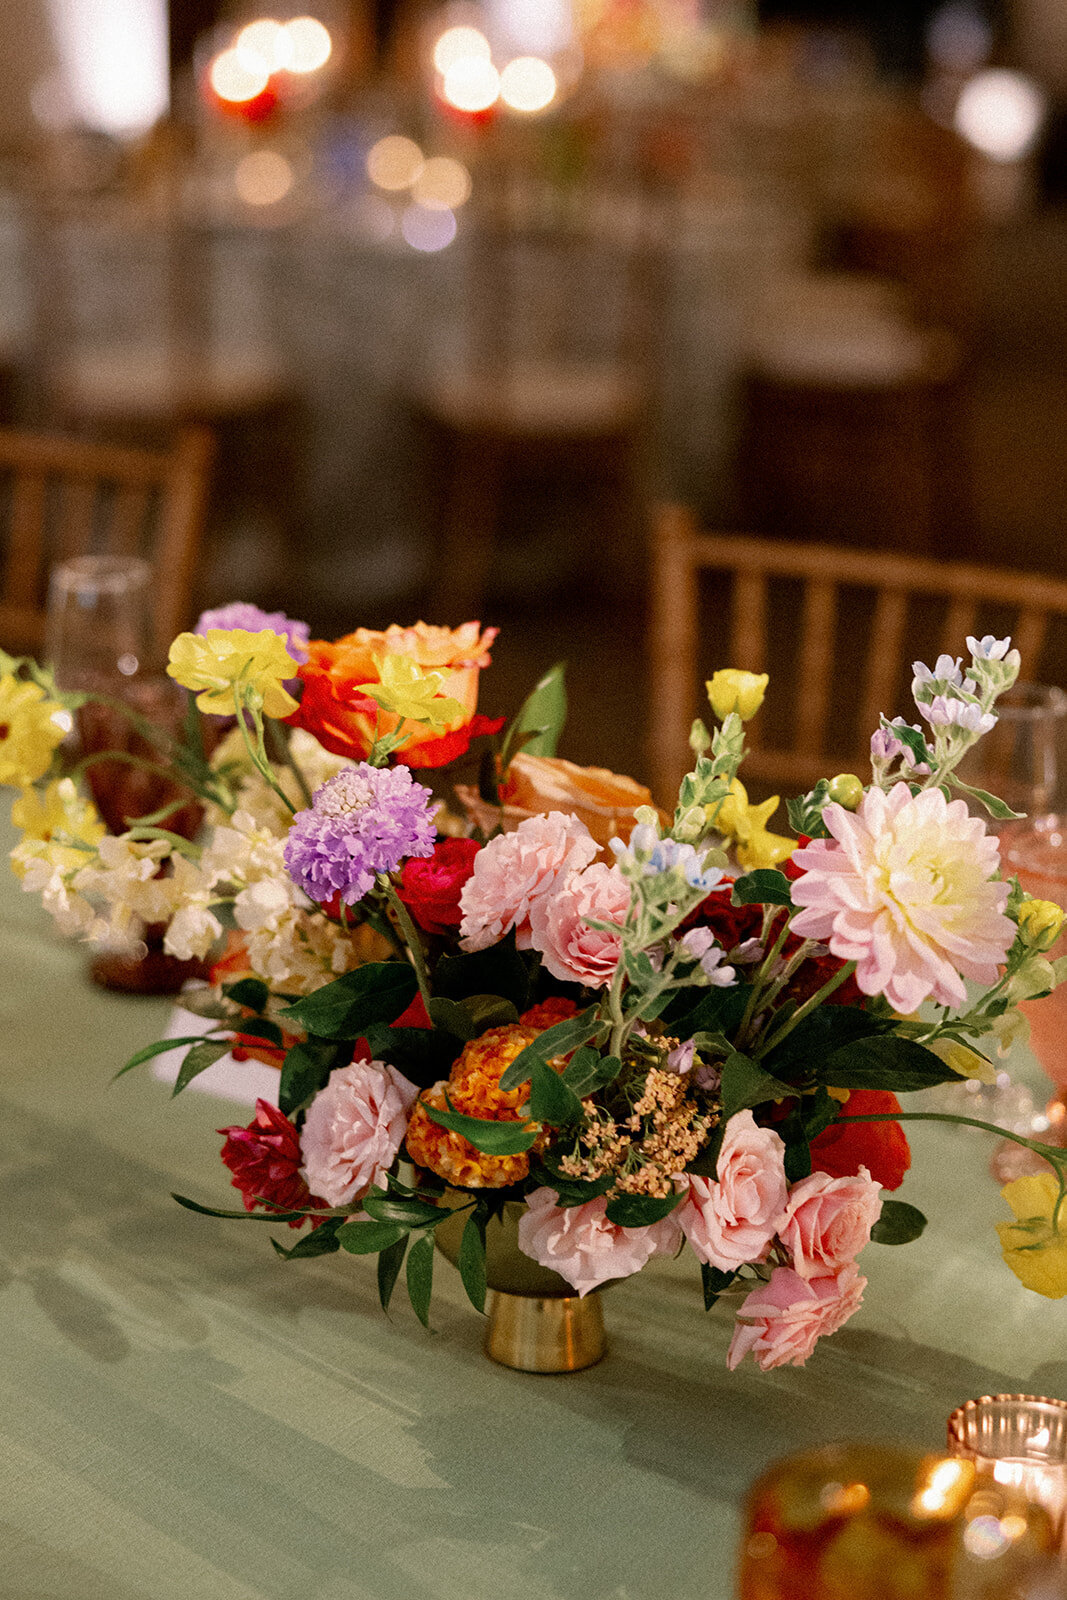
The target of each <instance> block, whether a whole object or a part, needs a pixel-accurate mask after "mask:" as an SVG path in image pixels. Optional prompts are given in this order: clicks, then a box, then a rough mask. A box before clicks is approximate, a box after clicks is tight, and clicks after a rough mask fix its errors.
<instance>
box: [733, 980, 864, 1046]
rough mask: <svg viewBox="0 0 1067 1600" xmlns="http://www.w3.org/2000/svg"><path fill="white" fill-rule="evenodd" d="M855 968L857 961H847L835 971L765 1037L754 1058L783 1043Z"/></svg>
mask: <svg viewBox="0 0 1067 1600" xmlns="http://www.w3.org/2000/svg"><path fill="white" fill-rule="evenodd" d="M855 970H856V963H855V962H854V961H846V962H845V964H844V966H843V967H842V968H841V969H840V970H839V971H838V972H835V973H834V975H833V977H832V978H830V979H828V980H827V982H826V983H824V984H823V986H822V988H821V989H817V990H816V991H815V993H814V994H813V995H812V997H811V999H810V1000H805V1002H804V1004H803V1005H802V1006H798V1008H797V1010H796V1011H794V1012H793V1015H792V1016H791V1017H790V1018H789V1019H788V1021H787V1022H785V1023H784V1024H783V1026H782V1027H780V1028H779V1029H778V1030H777V1031H776V1032H774V1033H772V1034H771V1035H770V1037H769V1038H767V1039H764V1041H763V1043H762V1044H761V1045H760V1047H759V1049H758V1050H757V1051H756V1052H755V1054H754V1055H753V1058H752V1059H753V1060H754V1061H758V1060H759V1059H760V1057H761V1056H765V1055H766V1054H767V1053H768V1051H770V1050H773V1049H774V1047H775V1045H779V1044H781V1042H782V1040H783V1039H784V1038H786V1037H787V1035H788V1034H790V1033H792V1031H793V1029H794V1028H795V1027H796V1026H797V1024H798V1023H799V1022H803V1021H804V1018H805V1017H807V1016H810V1015H811V1013H812V1012H813V1011H814V1010H815V1008H816V1006H820V1005H822V1003H823V1001H824V1000H828V999H829V997H830V996H831V995H832V994H833V992H834V990H835V989H840V987H841V985H842V984H843V983H844V982H845V980H846V979H847V978H851V976H852V974H853V973H854V972H855Z"/></svg>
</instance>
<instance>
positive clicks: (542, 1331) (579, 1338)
mask: <svg viewBox="0 0 1067 1600" xmlns="http://www.w3.org/2000/svg"><path fill="white" fill-rule="evenodd" d="M466 1202H467V1196H466V1195H460V1194H459V1193H452V1194H449V1195H446V1197H445V1204H446V1205H449V1204H450V1205H453V1206H460V1205H465V1204H466ZM522 1213H523V1207H522V1205H521V1204H520V1202H519V1201H517V1200H509V1201H508V1202H507V1204H506V1205H505V1207H504V1214H503V1216H501V1217H491V1218H490V1220H489V1222H488V1224H487V1225H486V1230H485V1269H486V1272H485V1275H486V1281H487V1283H488V1285H489V1294H488V1297H487V1299H486V1306H485V1309H486V1312H487V1314H488V1318H489V1323H488V1326H487V1328H486V1331H485V1346H484V1348H485V1353H486V1355H487V1356H489V1358H490V1359H491V1360H492V1361H498V1362H499V1363H500V1365H501V1366H504V1367H514V1368H515V1370H516V1371H518V1372H580V1371H581V1370H582V1368H583V1367H591V1366H593V1365H595V1363H596V1362H598V1361H599V1360H600V1359H601V1357H602V1356H603V1354H604V1352H605V1350H606V1349H607V1340H606V1337H605V1334H604V1311H603V1308H602V1306H601V1303H600V1295H599V1293H597V1292H594V1293H592V1294H587V1295H585V1296H584V1297H580V1296H578V1295H576V1294H575V1292H574V1290H573V1289H572V1288H571V1286H570V1284H569V1283H567V1282H566V1281H565V1279H563V1278H561V1277H560V1276H559V1275H558V1273H555V1272H549V1271H548V1270H547V1268H545V1267H539V1266H538V1264H537V1262H536V1261H531V1260H530V1257H529V1256H525V1255H523V1253H522V1251H521V1250H520V1249H519V1238H518V1229H519V1218H520V1217H521V1216H522ZM467 1216H468V1213H467V1212H466V1211H463V1212H459V1213H457V1215H456V1216H454V1217H449V1218H448V1220H447V1221H446V1222H442V1223H439V1224H438V1226H437V1228H436V1229H435V1230H434V1234H435V1238H436V1240H437V1245H438V1248H439V1249H440V1251H441V1253H442V1255H444V1256H445V1257H446V1259H447V1260H449V1261H451V1262H452V1264H453V1266H455V1264H456V1262H457V1261H458V1259H459V1244H460V1239H461V1238H462V1236H463V1229H464V1227H465V1226H466V1222H467Z"/></svg>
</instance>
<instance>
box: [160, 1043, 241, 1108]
mask: <svg viewBox="0 0 1067 1600" xmlns="http://www.w3.org/2000/svg"><path fill="white" fill-rule="evenodd" d="M229 1053H230V1041H229V1039H202V1040H201V1041H200V1043H199V1044H194V1045H193V1048H192V1049H191V1050H190V1051H188V1052H187V1054H186V1057H185V1060H184V1061H183V1062H182V1064H181V1066H180V1067H179V1068H178V1076H177V1077H176V1078H175V1080H174V1088H173V1089H172V1090H171V1094H172V1095H176V1094H181V1092H182V1090H183V1089H184V1088H185V1087H186V1085H187V1084H190V1083H192V1081H193V1079H194V1078H198V1077H199V1076H200V1074H201V1073H202V1072H206V1071H207V1069H208V1067H213V1066H214V1065H215V1062H216V1061H218V1060H220V1059H221V1057H222V1056H226V1055H229Z"/></svg>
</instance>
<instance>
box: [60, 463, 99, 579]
mask: <svg viewBox="0 0 1067 1600" xmlns="http://www.w3.org/2000/svg"><path fill="white" fill-rule="evenodd" d="M98 493H99V484H98V483H96V482H94V481H93V479H92V478H81V477H78V478H67V479H65V480H64V481H63V483H62V506H61V512H60V518H59V528H58V538H57V540H56V556H57V558H58V559H59V560H60V561H68V560H69V559H70V557H71V556H76V555H81V554H82V552H83V551H88V550H91V549H92V547H93V543H94V540H93V534H94V531H95V528H96V516H97V509H98Z"/></svg>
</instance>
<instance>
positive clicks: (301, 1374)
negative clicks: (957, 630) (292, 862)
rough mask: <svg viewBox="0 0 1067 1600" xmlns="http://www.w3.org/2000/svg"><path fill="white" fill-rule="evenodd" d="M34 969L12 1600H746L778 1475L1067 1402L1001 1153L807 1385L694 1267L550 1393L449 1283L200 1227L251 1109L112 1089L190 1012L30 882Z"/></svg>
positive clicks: (9, 1483) (967, 1155) (23, 969)
mask: <svg viewBox="0 0 1067 1600" xmlns="http://www.w3.org/2000/svg"><path fill="white" fill-rule="evenodd" d="M0 961H2V963H3V966H2V971H3V984H2V990H0V1021H2V1028H0V1039H2V1041H3V1046H2V1061H3V1075H2V1082H0V1099H2V1103H3V1114H2V1119H0V1140H2V1143H3V1150H4V1158H3V1163H2V1166H0V1175H2V1177H0V1181H2V1185H3V1194H2V1200H0V1351H2V1353H3V1359H2V1362H0V1435H2V1439H0V1483H2V1486H3V1494H2V1496H0V1600H8V1597H10V1600H16V1597H17V1600H29V1597H31V1596H32V1597H35V1600H36V1597H45V1596H48V1597H54V1600H134V1597H135V1596H136V1597H138V1600H142V1597H143V1600H148V1597H151V1600H171V1597H174V1600H179V1597H180V1600H261V1597H262V1600H266V1597H270V1600H295V1597H297V1596H299V1597H300V1600H431V1597H434V1600H437V1597H442V1600H444V1597H448V1600H452V1597H455V1600H499V1597H500V1596H507V1597H508V1600H659V1597H661V1596H667V1595H669V1596H671V1597H672V1600H727V1596H728V1595H729V1594H730V1593H731V1587H732V1567H733V1547H734V1542H735V1536H736V1527H737V1518H738V1507H739V1502H740V1498H741V1495H742V1493H743V1490H744V1488H745V1486H746V1484H747V1483H748V1482H749V1481H750V1480H751V1479H752V1477H753V1476H754V1475H755V1474H756V1473H757V1472H758V1471H759V1470H760V1469H761V1468H762V1467H763V1466H764V1465H765V1464H766V1463H767V1462H768V1461H770V1460H771V1459H772V1458H773V1457H775V1456H777V1455H780V1454H782V1453H783V1452H785V1451H788V1450H793V1449H796V1448H798V1447H802V1446H808V1445H811V1444H815V1443H819V1442H823V1441H825V1440H828V1439H831V1438H834V1437H842V1436H857V1435H866V1436H872V1437H895V1438H899V1439H904V1440H913V1441H916V1442H919V1443H922V1444H927V1445H932V1446H937V1445H939V1444H940V1443H941V1442H942V1440H943V1429H944V1418H945V1416H946V1414H947V1413H948V1411H949V1410H950V1409H951V1408H952V1407H953V1406H954V1405H956V1404H957V1403H958V1402H959V1401H961V1400H964V1399H966V1398H967V1397H968V1396H970V1395H974V1394H980V1393H983V1392H987V1391H989V1390H991V1389H992V1390H1005V1389H1007V1390H1018V1389H1022V1390H1031V1389H1033V1390H1037V1391H1039V1392H1043V1393H1052V1394H1060V1395H1067V1305H1065V1304H1053V1303H1050V1302H1048V1301H1044V1300H1040V1299H1038V1298H1037V1297H1036V1296H1033V1295H1029V1294H1027V1293H1026V1292H1025V1291H1024V1290H1023V1289H1022V1288H1021V1287H1020V1286H1019V1285H1018V1284H1017V1283H1016V1282H1015V1279H1014V1278H1013V1277H1012V1276H1011V1274H1010V1273H1009V1272H1008V1270H1007V1268H1006V1267H1004V1266H1003V1265H1002V1264H1001V1262H1000V1259H999V1252H998V1247H997V1242H996V1238H995V1235H994V1234H993V1231H992V1224H993V1222H994V1220H996V1219H997V1218H998V1217H1000V1216H1002V1215H1004V1214H1005V1213H1004V1207H1003V1205H1002V1203H1001V1202H1000V1200H999V1198H998V1196H997V1192H996V1188H995V1185H994V1184H993V1183H992V1182H991V1180H990V1179H989V1177H988V1176H987V1168H986V1163H987V1159H988V1155H989V1141H988V1140H987V1139H986V1138H985V1136H983V1135H978V1134H973V1135H972V1134H968V1133H964V1132H954V1131H948V1130H943V1129H941V1128H928V1129H923V1130H922V1131H921V1133H920V1134H918V1135H917V1136H916V1137H915V1139H914V1144H915V1147H916V1158H917V1159H916V1169H917V1170H916V1171H915V1173H914V1174H913V1175H912V1176H910V1177H909V1179H908V1180H907V1183H906V1185H905V1188H904V1190H903V1191H902V1196H903V1197H904V1198H907V1199H910V1200H912V1201H913V1202H914V1203H916V1204H917V1205H919V1206H922V1207H923V1209H925V1210H927V1211H928V1212H929V1214H930V1216H931V1219H932V1220H931V1227H930V1228H929V1230H928V1232H927V1235H926V1237H925V1238H924V1239H922V1240H920V1241H919V1242H918V1243H916V1244H914V1245H909V1246H907V1247H905V1248H902V1249H898V1250H893V1249H888V1248H884V1247H881V1248H880V1247H878V1246H876V1245H872V1246H870V1247H869V1249H868V1251H867V1252H866V1255H865V1257H864V1261H863V1265H864V1268H865V1270H866V1271H867V1273H868V1275H869V1277H870V1280H871V1283H870V1288H869V1289H868V1291H867V1299H866V1303H865V1305H864V1306H863V1308H862V1310H861V1311H860V1313H859V1314H858V1316H857V1317H856V1318H855V1319H854V1320H853V1322H852V1323H851V1324H850V1325H849V1326H848V1327H847V1328H846V1329H845V1330H844V1331H843V1332H842V1333H840V1334H838V1335H837V1336H836V1337H835V1338H833V1339H831V1340H829V1341H827V1342H826V1343H825V1344H824V1345H823V1346H822V1347H821V1348H820V1349H819V1350H818V1351H817V1353H816V1354H815V1356H814V1357H813V1359H812V1360H811V1362H810V1363H809V1365H808V1367H807V1368H806V1369H805V1370H803V1371H794V1370H784V1371H779V1372H775V1373H771V1374H768V1375H766V1376H763V1375H761V1374H760V1373H759V1372H758V1371H756V1370H755V1369H752V1370H747V1369H746V1370H743V1371H739V1372H736V1373H733V1374H731V1373H728V1372H727V1371H726V1368H725V1365H724V1357H725V1354H726V1349H727V1345H728V1343H729V1339H730V1331H731V1329H730V1323H731V1319H730V1317H729V1315H728V1314H727V1313H726V1312H725V1311H720V1310H716V1311H714V1312H713V1313H712V1314H711V1315H710V1316H706V1315H705V1313H704V1312H703V1310H702V1308H701V1301H700V1294H699V1280H698V1277H697V1274H696V1272H695V1270H694V1269H693V1266H692V1264H691V1263H688V1264H687V1263H685V1262H678V1263H665V1264H657V1265H655V1266H654V1267H653V1269H652V1270H651V1271H648V1270H646V1271H645V1272H643V1273H642V1274H641V1275H640V1277H638V1278H635V1279H633V1280H631V1281H629V1282H628V1283H625V1284H623V1285H621V1286H619V1287H618V1288H616V1289H614V1290H612V1291H611V1293H610V1295H609V1296H608V1297H607V1300H606V1303H605V1310H606V1313H607V1318H608V1323H609V1329H610V1334H611V1348H610V1352H609V1354H608V1357H607V1359H606V1360H605V1361H604V1362H603V1363H602V1364H601V1365H600V1366H599V1367H596V1368H593V1369H592V1370H590V1371H588V1372H585V1373H582V1374H578V1375H575V1376H569V1377H552V1378H545V1377H528V1376H524V1375H521V1374H519V1373H513V1372H510V1371H507V1370H505V1369H503V1368H500V1367H495V1366H493V1365H492V1364H491V1363H489V1362H488V1361H487V1360H485V1358H484V1357H483V1356H482V1354H481V1351H480V1341H481V1334H482V1328H481V1321H480V1318H479V1317H478V1316H477V1315H476V1313H475V1312H474V1311H472V1310H471V1308H470V1307H469V1306H468V1305H467V1303H466V1301H465V1299H464V1297H463V1294H462V1291H461V1289H460V1287H459V1283H458V1278H457V1276H456V1274H455V1273H454V1272H453V1270H452V1268H451V1267H449V1266H447V1265H446V1264H445V1263H444V1262H443V1261H442V1262H440V1264H439V1267H438V1271H437V1287H436V1293H435V1306H434V1325H435V1331H434V1333H433V1334H427V1333H426V1332H424V1331H423V1329H422V1328H421V1327H420V1326H419V1324H418V1323H417V1322H416V1321H415V1318H414V1316H413V1315H412V1314H411V1312H410V1309H409V1308H408V1307H407V1305H406V1301H405V1300H404V1297H403V1295H402V1293H401V1294H398V1295H397V1299H396V1302H395V1309H394V1311H393V1313H392V1315H391V1316H390V1318H389V1319H388V1320H386V1319H385V1318H384V1317H383V1316H382V1315H381V1312H380V1311H379V1309H378V1306H377V1299H376V1294H375V1288H374V1274H373V1264H372V1263H367V1262H364V1261H361V1260H357V1259H355V1258H352V1257H348V1256H346V1257H344V1258H343V1259H338V1258H337V1257H329V1258H326V1259H324V1260H322V1261H319V1262H311V1263H307V1264H303V1263H294V1264H293V1265H291V1266H288V1265H285V1264H284V1263H282V1262H280V1261H278V1260H276V1259H275V1258H274V1256H273V1254H272V1252H271V1250H270V1247H269V1245H268V1242H267V1233H268V1230H267V1229H266V1228H265V1227H262V1226H255V1227H253V1226H251V1225H243V1224H241V1223H236V1222H235V1223H220V1222H213V1221H209V1220H207V1219H205V1218H201V1217H197V1216H194V1215H191V1214H190V1213H189V1212H187V1211H183V1210H180V1209H179V1208H178V1207H177V1206H176V1205H174V1204H173V1202H172V1201H171V1200H170V1198H169V1192H170V1191H171V1190H172V1189H180V1190H184V1191H185V1192H187V1193H192V1194H195V1195H198V1196H200V1197H202V1198H203V1199H205V1200H207V1201H209V1202H212V1203H217V1204H227V1203H229V1202H230V1201H231V1200H233V1199H234V1197H233V1191H231V1190H228V1188H227V1184H226V1174H225V1172H224V1170H223V1168H222V1167H221V1166H220V1164H219V1163H218V1160H217V1150H218V1147H219V1140H218V1139H216V1137H215V1136H214V1133H213V1129H214V1128H215V1126H216V1125H220V1124H222V1123H223V1122H226V1121H230V1120H233V1118H234V1117H235V1116H239V1117H240V1120H241V1121H246V1120H247V1117H248V1113H247V1111H245V1112H238V1111H237V1110H236V1108H235V1109H233V1110H232V1111H231V1108H230V1107H228V1106H227V1105H225V1104H224V1103H221V1102H219V1101H215V1100H210V1099H208V1098H207V1097H205V1096H202V1095H197V1094H194V1093H188V1094H186V1095H184V1096H182V1097H180V1098H179V1099H178V1100H176V1101H173V1102H170V1100H169V1095H168V1091H167V1089H166V1088H165V1087H164V1086H163V1085H161V1084H159V1083H157V1082H155V1081H153V1080H152V1079H151V1078H150V1077H149V1076H148V1075H147V1069H145V1075H144V1076H138V1075H137V1074H130V1075H129V1076H127V1077H125V1078H123V1079H121V1080H120V1081H119V1082H118V1083H116V1084H113V1085H111V1086H109V1083H108V1080H109V1078H110V1076H111V1074H112V1073H113V1071H114V1070H115V1068H116V1067H117V1066H118V1065H119V1064H120V1063H121V1062H122V1061H123V1060H124V1059H125V1058H126V1056H127V1055H128V1054H130V1053H131V1052H132V1051H133V1050H134V1049H135V1048H137V1046H138V1045H140V1044H142V1043H144V1042H146V1041H148V1040H149V1039H151V1038H154V1037H156V1036H157V1035H158V1034H159V1033H160V1032H161V1030H162V1027H163V1024H164V1022H165V1017H166V1010H165V1007H164V1005H163V1004H162V1003H160V1002H157V1001H138V1000H132V999H129V1000H128V999H121V998H115V997H110V996H106V995H104V994H102V993H100V992H99V991H97V990H94V989H92V988H91V987H90V986H89V984H88V982H87V980H86V978H85V969H84V952H83V951H82V950H80V949H77V948H74V947H71V946H69V945H64V944H63V943H61V942H59V941H58V940H57V939H55V938H54V936H53V935H52V933H51V931H50V928H49V926H48V924H47V921H46V919H45V918H44V916H43V914H42V913H41V912H40V911H39V909H38V908H37V906H36V904H35V902H34V901H33V900H31V899H30V897H29V896H25V897H23V896H20V895H19V894H18V891H17V887H16V885H15V884H14V882H13V880H11V879H10V877H9V876H8V874H7V872H6V868H4V869H3V871H2V872H0ZM234 1203H236V1201H235V1200H234ZM283 1231H285V1230H279V1232H283Z"/></svg>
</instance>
